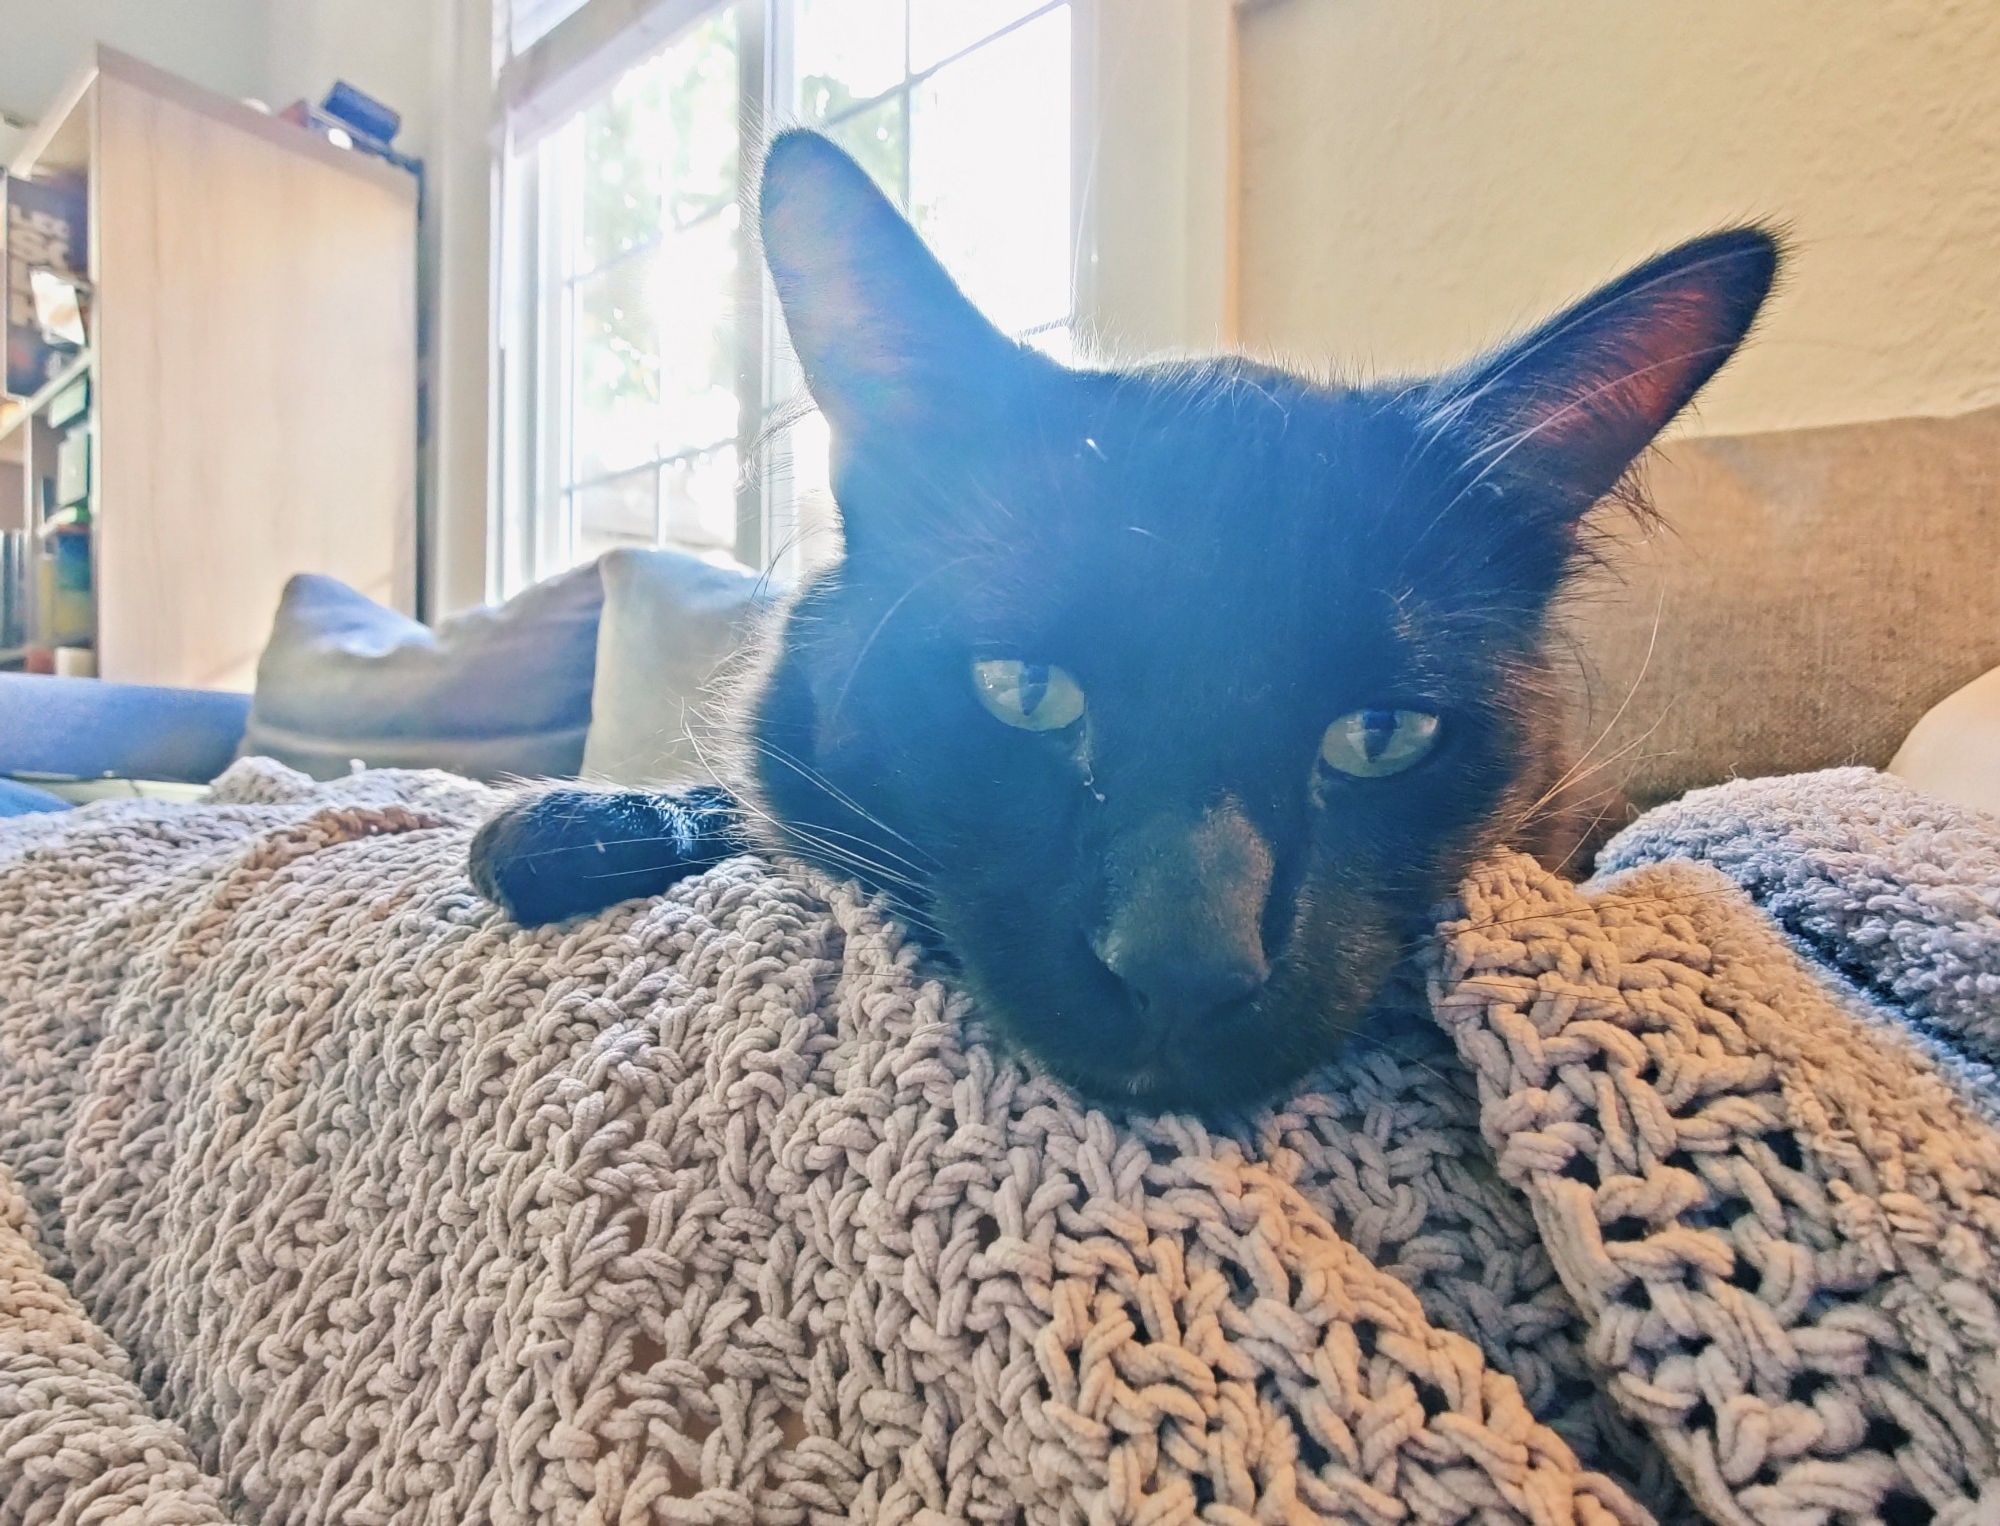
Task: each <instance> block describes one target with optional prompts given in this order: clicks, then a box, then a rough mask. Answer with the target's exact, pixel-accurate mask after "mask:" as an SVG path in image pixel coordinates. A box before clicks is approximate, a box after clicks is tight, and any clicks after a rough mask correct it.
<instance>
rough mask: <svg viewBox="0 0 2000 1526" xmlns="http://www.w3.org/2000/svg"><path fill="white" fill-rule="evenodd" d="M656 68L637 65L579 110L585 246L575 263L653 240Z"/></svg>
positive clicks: (658, 109)
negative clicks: (581, 135)
mask: <svg viewBox="0 0 2000 1526" xmlns="http://www.w3.org/2000/svg"><path fill="white" fill-rule="evenodd" d="M660 81H661V74H660V70H658V69H657V68H653V67H651V66H648V67H646V68H642V69H635V70H634V71H633V72H632V73H630V74H628V75H626V76H625V77H624V78H623V79H622V80H620V81H619V82H618V85H617V88H616V89H614V90H613V91H612V92H611V94H610V95H608V96H606V97H605V98H604V99H603V100H601V101H599V102H598V103H597V104H596V105H595V106H593V107H591V108H590V109H589V110H588V111H586V112H585V113H584V114H583V184H582V187H581V190H582V201H583V248H582V250H581V252H580V254H579V255H578V257H577V258H576V260H575V264H576V266H577V268H579V269H582V270H591V269H594V268H596V267H597V266H599V265H602V264H603V263H604V262H605V261H606V260H610V259H614V258H616V257H617V256H618V255H621V254H624V253H626V252H627V251H629V250H632V249H636V248H638V247H639V246H640V245H641V244H646V243H650V242H652V240H654V239H655V238H657V237H659V233H660V161H659V159H658V158H657V156H655V154H654V153H653V151H652V141H653V139H655V138H656V137H658V135H659V123H660V120H661V113H662V105H663V103H662V100H661V96H660Z"/></svg>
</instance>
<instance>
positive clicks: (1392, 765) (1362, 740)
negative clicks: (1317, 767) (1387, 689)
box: [1319, 708, 1438, 779]
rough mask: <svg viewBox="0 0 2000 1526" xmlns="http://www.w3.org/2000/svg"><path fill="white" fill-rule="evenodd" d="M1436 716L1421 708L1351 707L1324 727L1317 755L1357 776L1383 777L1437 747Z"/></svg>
mask: <svg viewBox="0 0 2000 1526" xmlns="http://www.w3.org/2000/svg"><path fill="white" fill-rule="evenodd" d="M1437 738H1438V718H1437V717H1436V716H1434V715H1426V714H1425V713H1424V712H1423V711H1421V710H1390V709H1386V708H1385V709H1379V710H1353V711H1349V712H1348V713H1347V714H1346V715H1343V716H1342V717H1341V718H1340V719H1339V720H1337V721H1335V722H1334V723H1333V724H1332V725H1331V726H1329V727H1327V728H1326V735H1325V736H1324V737H1322V738H1321V739H1320V744H1319V755H1320V757H1322V758H1323V759H1325V760H1326V766H1327V767H1328V768H1333V769H1338V770H1339V771H1340V772H1341V773H1343V774H1351V775H1352V776H1353V777H1355V778H1357V779H1383V778H1387V777H1388V776H1389V775H1390V774H1400V773H1401V772H1402V771H1403V770H1404V769H1406V768H1410V767H1412V766H1414V765H1415V764H1418V763H1421V762H1422V761H1423V760H1424V758H1425V756H1426V755H1427V754H1428V753H1429V752H1430V750H1431V749H1432V748H1433V747H1435V746H1437Z"/></svg>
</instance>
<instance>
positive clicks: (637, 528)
mask: <svg viewBox="0 0 2000 1526" xmlns="http://www.w3.org/2000/svg"><path fill="white" fill-rule="evenodd" d="M654 480H655V479H654V476H653V473H652V472H651V471H650V470H647V471H643V472H633V473H631V474H630V475H628V476H624V477H614V478H612V479H611V480H610V481H609V482H599V483H596V484H594V485H592V486H590V487H586V488H578V489H577V490H576V491H575V492H574V493H572V494H570V512H571V514H572V516H573V519H572V523H573V524H574V525H575V527H576V533H575V538H574V541H573V543H572V547H573V549H572V559H573V560H574V561H576V562H587V561H589V560H590V559H591V558H592V557H594V556H597V555H599V554H601V553H603V552H606V551H609V550H611V549H612V548H613V547H614V546H650V545H652V544H654V543H655V541H656V540H657V538H658V533H659V530H658V526H659V510H658V506H657V504H656V503H655V502H654V499H653V485H654Z"/></svg>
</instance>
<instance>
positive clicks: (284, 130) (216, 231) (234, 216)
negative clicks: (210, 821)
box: [0, 47, 418, 688]
mask: <svg viewBox="0 0 2000 1526" xmlns="http://www.w3.org/2000/svg"><path fill="white" fill-rule="evenodd" d="M12 169H13V173H15V174H17V175H21V176H24V177H48V176H52V175H63V174H67V175H81V176H82V177H83V179H84V183H85V187H86V195H87V211H86V220H87V242H88V258H87V260H86V262H85V264H86V269H85V270H84V272H83V273H84V274H85V275H86V276H87V277H88V278H89V281H90V286H91V291H90V312H89V316H88V332H89V335H90V341H91V345H90V349H89V350H88V351H86V352H83V353H80V354H78V355H77V356H75V357H74V358H73V359H72V360H71V361H69V362H68V363H66V364H65V365H63V367H62V368H61V373H60V374H59V375H57V376H55V377H54V378H53V379H51V380H50V381H49V382H48V383H46V384H45V385H43V386H42V387H40V388H38V389H37V390H36V393H35V396H34V397H33V398H32V399H30V400H29V406H28V408H27V409H26V410H25V411H24V413H23V415H22V416H21V417H20V418H18V419H14V420H11V421H9V422H8V423H7V424H5V425H4V426H0V487H5V488H8V489H9V490H10V491H9V496H10V497H11V498H13V499H14V500H15V503H16V505H17V506H20V507H24V508H25V513H24V514H23V515H22V516H21V517H20V518H18V519H16V518H14V517H12V516H10V514H9V512H8V508H7V506H4V505H0V528H13V527H15V526H17V525H18V526H19V527H21V528H25V529H28V530H30V531H41V530H43V529H45V528H46V523H47V518H48V516H47V514H46V513H45V512H44V509H43V505H44V504H45V503H46V502H48V501H49V498H48V496H47V489H46V488H45V486H44V484H45V482H46V481H47V479H48V477H49V476H50V475H51V474H52V462H51V457H50V456H49V455H48V454H46V453H47V452H53V451H54V449H55V447H56V442H57V438H58V430H57V429H54V428H51V427H48V426H47V425H46V424H45V422H43V420H44V419H45V414H46V408H47V405H48V404H49V402H51V401H52V400H54V399H55V398H57V397H59V396H60V395H61V394H62V392H63V391H64V389H65V388H67V387H69V386H72V385H74V384H75V382H76V381H77V380H78V379H79V378H80V377H82V376H85V375H88V377H89V380H90V388H91V397H90V411H89V415H88V419H89V422H88V425H87V427H88V429H89V430H90V441H89V450H90V463H89V466H90V489H89V498H88V499H87V502H88V503H89V506H90V511H91V512H90V550H91V569H90V576H91V587H92V594H93V597H94V601H95V621H94V637H93V641H92V644H93V645H94V647H95V649H96V653H97V663H98V671H99V672H100V673H102V674H103V676H105V677H106V678H110V679H117V680H125V681H129V682H136V683H160V684H173V685H181V686H187V687H214V688H239V687H243V686H246V685H247V684H248V682H249V681H250V678H251V675H252V673H253V671H254V668H255V664H256V659H257V654H258V653H259V651H261V649H262V647H263V644H264V640H265V638H266V636H267V635H268V633H269V629H270V622H271V616H272V613H273V611H274V610H275V609H276V607H277V602H278V595H279V592H280V590H281V589H282V588H283V586H284V584H285V582H286V580H287V579H289V578H290V577H291V576H293V575H294V574H295V573H300V572H317V573H323V574H327V575H330V576H333V577H337V578H340V579H341V580H342V581H344V582H346V583H349V584H350V585H352V586H353V587H355V588H357V589H359V590H360V591H361V592H363V593H365V594H367V595H368V596H369V597H371V598H375V599H378V600H380V601H382V602H383V603H386V604H390V605H393V606H395V607H396V608H399V609H402V610H404V611H410V610H412V609H413V608H414V606H415V598H416V481H417V406H418V405H417V284H416V283H417V201H418V189H417V183H416V180H415V178H414V177H413V176H411V175H410V174H408V173H406V172H404V171H403V170H401V169H398V168H396V167H394V166H392V165H389V164H386V163H384V162H382V161H381V160H379V159H375V158H372V157H369V156H367V155H364V154H360V153H354V152H348V151H345V150H342V149H339V148H336V147H335V146H334V145H332V144H331V143H329V142H327V141H326V140H325V139H324V138H322V137H320V136H318V135H316V134H314V133H312V132H309V131H307V130H305V129H303V128H300V127H298V126H296V125H294V124H293V123H290V122H285V121H282V120H279V119H277V118H275V117H272V116H269V115H266V114H264V113H261V112H258V111H255V110H253V109H251V108H250V107H247V106H244V105H242V104H241V103H240V102H237V101H232V100H229V99H227V98H225V97H223V96H219V95H215V94H213V93H211V92H209V91H206V90H202V89H199V88H198V87H196V86H194V85H191V84H189V83H187V82H186V81H184V80H180V79H177V78H175V77H174V76H173V75H170V74H167V73H165V72H163V71H161V70H159V69H156V68H154V67H152V66H151V65H149V64H146V63H142V62H141V61H139V60H138V59H135V58H133V57H131V56H130V55H128V54H124V53H120V52H117V51H116V50H114V49H111V48H104V47H100V48H98V49H96V50H95V52H94V53H93V54H92V55H91V57H90V59H89V60H88V62H87V64H86V67H85V68H84V69H83V70H82V71H80V72H79V74H78V75H77V77H76V79H75V80H74V81H73V82H72V84H71V86H70V88H69V89H68V91H67V92H66V93H65V94H64V95H63V96H62V97H61V99H60V100H59V101H58V103H57V106H56V107H55V109H53V110H52V111H51V112H50V113H49V114H48V116H47V117H45V118H44V119H43V122H42V123H41V125H40V126H39V127H38V128H37V129H36V131H35V133H34V134H33V135H32V136H31V137H30V138H29V139H28V141H27V142H26V143H25V144H24V145H23V146H22V148H21V150H20V152H19V153H18V154H17V155H16V157H15V160H14V164H13V167H12ZM70 427H71V426H67V425H65V426H63V430H62V432H63V433H65V434H66V433H67V432H68V430H69V429H70ZM16 477H18V478H19V479H20V482H19V486H20V491H19V493H14V492H12V491H11V488H12V486H13V483H12V482H11V481H10V479H13V478H16ZM31 542H32V543H33V545H35V546H53V545H54V543H55V542H54V539H53V537H52V536H40V535H32V536H31ZM37 597H38V595H37V593H36V592H35V591H34V590H32V589H31V591H30V593H29V603H30V605H31V606H32V605H33V604H34V603H35V602H36V599H37ZM38 629H40V630H41V631H43V632H44V633H45V632H46V629H47V627H46V625H42V626H40V627H38Z"/></svg>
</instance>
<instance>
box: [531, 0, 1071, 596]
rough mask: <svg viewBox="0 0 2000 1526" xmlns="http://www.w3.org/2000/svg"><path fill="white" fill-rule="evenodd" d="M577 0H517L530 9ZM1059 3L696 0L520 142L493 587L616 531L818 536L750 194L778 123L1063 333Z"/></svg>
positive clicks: (986, 297)
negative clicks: (813, 130) (643, 52)
mask: <svg viewBox="0 0 2000 1526" xmlns="http://www.w3.org/2000/svg"><path fill="white" fill-rule="evenodd" d="M584 8H585V9H588V5H587V3H586V5H585V6H584ZM577 9H578V6H577V4H576V0H535V3H533V4H530V5H526V6H524V5H523V4H522V0H516V4H515V13H514V17H513V26H514V28H515V32H516V36H517V37H518V36H519V35H520V29H521V27H522V26H523V25H524V22H523V20H522V17H523V16H524V15H526V16H528V17H530V21H529V22H528V23H525V24H526V25H528V27H529V30H530V31H531V32H532V31H533V30H534V28H535V27H536V26H540V27H543V28H549V27H557V26H560V25H561V24H562V18H563V17H566V16H567V15H569V14H570V13H573V12H575V11H576V10H577ZM549 14H555V15H556V16H557V18H558V19H557V20H556V21H554V22H549V21H547V20H546V19H543V20H540V21H535V20H533V19H532V18H534V17H535V16H537V15H540V16H542V17H544V18H546V16H547V15H549ZM1071 25H1072V17H1071V6H1070V3H1069V0H1058V3H1053V4H1050V3H1041V4H1036V3H1034V0H739V3H737V4H734V5H727V6H718V7H713V8H701V9H700V13H699V14H698V15H695V16H693V17H692V19H691V20H689V21H688V22H687V23H686V24H684V25H680V26H677V27H676V28H675V29H674V31H673V33H672V35H671V36H670V37H669V38H667V39H666V40H665V41H664V44H663V45H661V46H658V47H657V48H656V49H655V50H654V51H653V52H652V53H651V55H650V56H647V57H643V58H639V59H637V60H635V61H633V62H631V63H630V64H629V66H628V67H626V68H625V69H624V72H623V73H620V74H617V75H616V76H615V78H614V79H613V80H612V81H611V82H609V83H608V84H607V85H605V86H603V87H601V88H600V89H598V90H597V91H596V92H595V94H594V96H593V97H592V98H590V99H589V100H588V101H587V103H584V104H582V105H581V107H580V109H577V110H575V111H573V112H572V113H570V114H569V115H568V116H567V118H566V120H564V121H562V122H561V123H560V124H559V125H556V126H554V127H553V128H551V129H550V130H548V131H546V132H544V133H543V134H542V135H541V137H540V138H539V140H538V141H536V142H535V143H533V144H532V145H530V146H529V147H528V148H527V149H525V150H524V151H521V152H518V153H516V154H515V155H514V156H513V157H512V159H511V161H510V162H509V164H508V172H509V175H508V186H507V202H508V205H509V209H510V228H511V233H510V238H509V241H508V244H507V254H506V256H505V259H506V261H507V263H508V265H509V266H510V267H511V268H509V269H506V270H504V271H503V277H504V279H503V285H502V290H503V293H506V294H508V295H506V296H504V297H503V300H504V301H505V302H506V303H507V305H508V307H509V309H510V317H511V319H512V322H511V324H510V325H509V327H508V331H507V332H506V333H505V334H504V335H503V341H502V342H503V351H504V356H503V360H504V365H503V376H504V377H505V382H504V384H503V385H504V388H505V390H506V391H507V393H508V394H509V397H508V402H509V404H510V406H509V407H508V408H507V410H506V412H505V413H504V414H503V418H504V419H505V421H506V422H505V425H504V427H503V433H504V434H505V435H506V436H507V444H508V451H507V457H506V474H507V479H508V483H507V490H506V492H505V494H504V499H503V502H504V510H503V525H502V536H501V544H500V547H499V550H500V553H501V554H500V564H501V576H500V579H499V581H500V584H501V588H500V591H502V592H511V591H512V590H513V589H515V588H518V587H521V586H523V585H525V584H526V583H528V582H531V581H533V580H534V579H536V578H540V577H546V576H548V575H549V574H550V573H552V572H555V571H558V570H560V569H561V568H563V567H566V566H570V565H573V564H575V563H577V562H581V561H584V560H586V559H588V558H590V557H592V556H595V555H596V554H598V553H599V552H601V551H604V550H606V549H608V548H610V547H613V546H620V545H668V546H678V547H683V548H686V549H690V550H695V551H701V552H713V553H724V554H729V555H733V556H735V557H737V558H739V559H741V560H743V561H746V562H748V563H750V564H751V565H769V564H776V565H778V566H780V567H781V568H782V569H784V570H792V569H795V568H796V567H797V566H798V565H799V564H800V563H801V562H804V561H809V560H810V559H811V558H812V557H813V556H814V555H815V548H816V547H817V546H820V545H823V544H825V539H824V535H823V532H824V531H825V529H826V527H827V525H828V524H829V520H828V518H827V503H826V434H825V429H824V426H823V424H821V423H820V421H819V420H818V418H817V416H816V415H808V416H807V417H805V418H803V419H801V420H800V421H799V422H796V423H792V424H790V425H789V427H780V423H781V421H782V420H784V419H787V418H791V417H793V416H794V415H795V414H796V413H797V409H796V407H795V406H794V405H795V404H796V402H797V400H798V393H799V388H798V378H797V372H796V368H795V367H794V366H792V365H791V364H790V363H789V361H788V359H787V357H786V355H785V352H784V347H783V344H782V342H781V336H780V334H779V331H778V325H777V319H776V315H775V311H774V306H773V302H772V299H771V297H770V294H769V290H768V286H767V284H766V282H765V279H764V277H763V273H762V271H761V270H760V269H759V268H758V267H757V266H756V264H755V263H754V254H753V252H752V246H751V243H750V240H749V237H748V232H749V230H748V229H747V228H746V227H745V225H744V220H743V215H742V208H743V207H744V205H745V204H746V201H747V195H746V193H747V190H748V187H747V185H746V178H747V174H746V172H747V171H748V170H749V168H750V167H751V166H753V165H754V163H755V156H756V151H757V147H758V145H759V144H760V143H761V141H762V139H763V136H764V131H765V124H766V123H773V124H781V123H786V122H799V123H802V124H805V125H810V126H814V127H817V128H819V129H821V130H822V131H824V132H826V133H827V134H829V135H830V136H831V137H833V138H834V139H835V140H836V141H838V142H840V143H841V144H842V145H843V146H845V147H846V148H847V149H848V151H849V152H851V153H852V154H854V156H855V157H856V158H857V159H858V160H859V161H860V162H861V163H862V164H863V165H865V166H866V167H867V168H868V170H869V171H870V173H872V174H873V175H874V176H875V178H876V180H877V181H878V182H879V183H880V184H881V185H882V187H883V188H884V190H885V191H887V192H888V193H889V194H890V195H891V196H892V197H893V198H894V199H895V200H896V201H897V202H898V203H899V204H900V205H902V206H903V207H904V208H905V210H906V211H907V212H908V213H909V215H910V217H911V219H912V221H913V222H914V223H915V224H916V226H917V228H918V229H919V230H920V231H921V232H922V233H923V235H924V236H925V238H926V239H927V240H928V241H929V242H930V243H931V245H932V247H933V248H935V249H936V250H937V251H938V253H939V255H940V256H941V257H942V258H943V259H944V261H945V263H946V264H947V265H948V266H949V267H950V268H951V270H952V272H953V274H954V275H955V276H957V277H958V278H959V280H960V281H961V283H962V284H963V285H964V286H965V288H966V290H967V292H968V294H969V295H970V296H971V297H972V298H973V300H974V301H976V302H978V303H980V304H981V305H982V306H983V307H984V308H985V309H986V310H987V311H988V312H989V313H990V314H991V315H992V316H993V317H994V318H995V320H996V321H997V322H999V323H1000V324H1001V325H1002V326H1004V327H1007V328H1009V329H1010V330H1012V331H1013V332H1015V333H1017V334H1020V335H1022V336H1023V337H1026V338H1028V339H1030V340H1031V341H1032V342H1034V343H1037V344H1040V345H1042V346H1043V347H1045V348H1047V349H1049V350H1051V351H1052V352H1054V353H1057V354H1066V353H1067V351H1068V347H1069V343H1070V330H1071V323H1072V317H1073V314H1072V309H1073V284H1074V283H1073V272H1072V263H1071V261H1072V257H1071V251H1072V249H1073V248H1074V247H1075V236H1074V226H1073V224H1074V215H1073V208H1072V195H1071V188H1072V176H1071V159H1072V142H1071V121H1070V118H1071V112H1070V78H1071ZM621 62H622V60H621Z"/></svg>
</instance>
